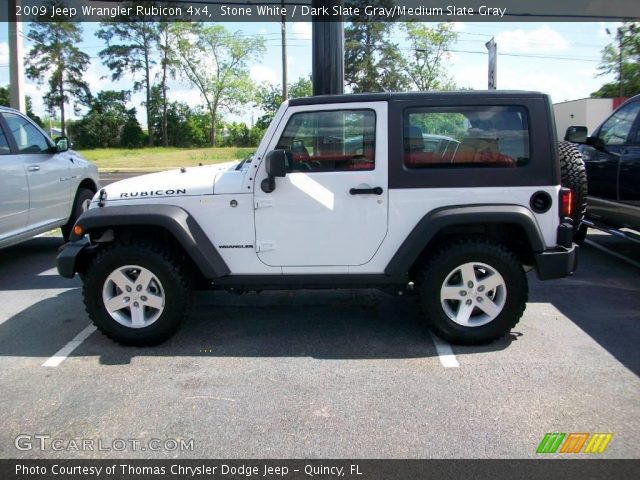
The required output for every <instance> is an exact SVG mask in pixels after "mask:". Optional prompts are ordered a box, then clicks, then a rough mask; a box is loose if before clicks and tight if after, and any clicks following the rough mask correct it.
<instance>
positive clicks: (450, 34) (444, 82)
mask: <svg viewBox="0 0 640 480" xmlns="http://www.w3.org/2000/svg"><path fill="white" fill-rule="evenodd" d="M403 28H404V30H405V32H406V34H407V40H408V41H409V44H410V45H411V50H412V51H411V53H410V54H409V55H408V56H407V58H406V60H405V61H404V62H403V66H404V69H405V72H406V74H407V76H408V77H409V79H410V81H411V84H412V86H413V87H414V88H415V89H417V90H420V91H427V90H451V89H452V88H454V83H453V81H452V79H451V78H450V77H449V76H448V75H447V73H446V71H445V68H444V61H445V60H446V57H447V52H448V51H449V49H450V47H451V45H452V44H453V42H455V41H456V40H457V38H458V34H457V33H456V32H455V31H454V30H453V27H452V26H451V24H448V23H439V24H437V25H436V26H435V27H430V26H428V25H426V24H424V23H414V22H408V23H405V24H404V26H403Z"/></svg>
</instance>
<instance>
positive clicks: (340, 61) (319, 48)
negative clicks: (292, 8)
mask: <svg viewBox="0 0 640 480" xmlns="http://www.w3.org/2000/svg"><path fill="white" fill-rule="evenodd" d="M335 5H342V0H311V6H312V7H313V8H314V9H318V11H319V9H321V8H322V7H324V8H325V9H326V10H328V11H329V13H331V12H332V8H333V6H335ZM337 20H340V19H339V18H338V17H334V16H331V15H328V16H315V17H314V20H313V23H312V25H313V26H312V35H313V37H312V44H313V46H312V49H313V54H312V83H313V94H314V95H336V94H341V93H344V26H343V22H342V21H337Z"/></svg>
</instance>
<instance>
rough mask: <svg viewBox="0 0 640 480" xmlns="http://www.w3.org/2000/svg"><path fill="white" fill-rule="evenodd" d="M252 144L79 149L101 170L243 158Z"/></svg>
mask: <svg viewBox="0 0 640 480" xmlns="http://www.w3.org/2000/svg"><path fill="white" fill-rule="evenodd" d="M254 150H255V148H252V147H249V148H241V147H223V148H222V147H221V148H218V147H216V148H213V147H208V148H175V147H166V148H165V147H150V148H136V149H126V148H98V149H95V150H80V151H79V153H80V154H81V155H82V156H83V157H84V158H86V159H87V160H91V161H92V162H93V163H95V164H96V165H97V166H98V168H99V169H100V171H101V172H127V171H129V172H148V171H159V170H169V169H171V168H178V167H193V166H196V165H198V164H200V163H202V164H203V165H208V164H212V163H222V162H229V161H234V160H242V159H243V158H244V157H246V156H247V155H248V154H250V153H252V152H253V151H254Z"/></svg>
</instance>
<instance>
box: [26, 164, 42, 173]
mask: <svg viewBox="0 0 640 480" xmlns="http://www.w3.org/2000/svg"><path fill="white" fill-rule="evenodd" d="M39 170H40V165H29V166H28V167H27V171H28V172H38V171H39Z"/></svg>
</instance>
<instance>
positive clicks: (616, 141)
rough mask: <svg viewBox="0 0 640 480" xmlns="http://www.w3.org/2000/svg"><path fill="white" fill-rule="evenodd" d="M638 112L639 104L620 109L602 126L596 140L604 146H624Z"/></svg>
mask: <svg viewBox="0 0 640 480" xmlns="http://www.w3.org/2000/svg"><path fill="white" fill-rule="evenodd" d="M638 112H640V102H634V103H631V104H629V105H625V106H624V107H621V108H620V109H619V110H618V111H617V112H616V113H614V114H613V115H611V117H609V119H608V120H607V121H606V122H604V123H603V124H602V127H600V131H599V132H598V138H599V139H600V140H602V142H603V143H604V145H624V144H625V143H627V138H628V137H629V131H630V130H631V127H632V126H633V122H634V121H635V119H636V117H637V116H638Z"/></svg>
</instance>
